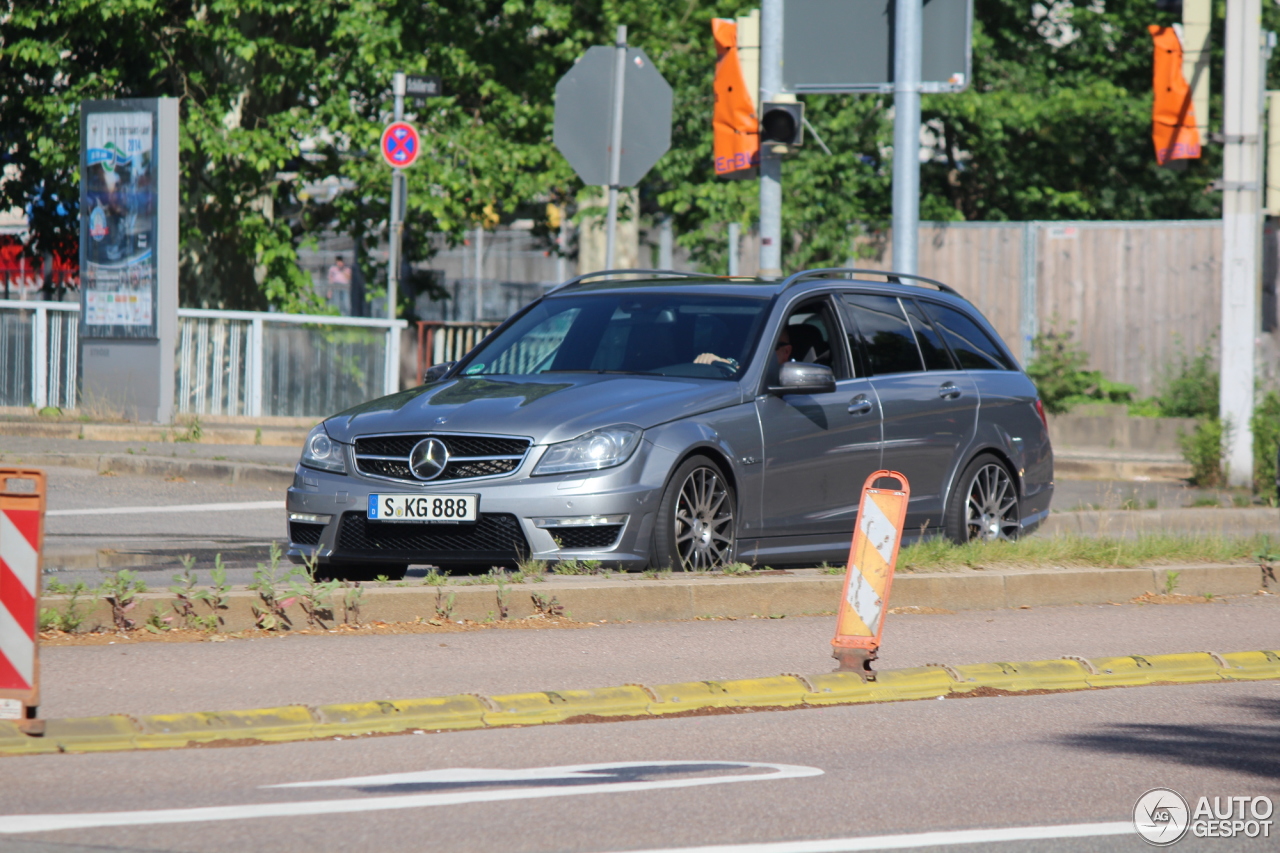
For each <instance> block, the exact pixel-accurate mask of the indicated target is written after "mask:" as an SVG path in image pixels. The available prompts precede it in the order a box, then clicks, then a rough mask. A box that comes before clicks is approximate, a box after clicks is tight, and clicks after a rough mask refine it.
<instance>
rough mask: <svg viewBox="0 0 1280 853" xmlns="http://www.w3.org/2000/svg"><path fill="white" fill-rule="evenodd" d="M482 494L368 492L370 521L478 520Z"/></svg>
mask: <svg viewBox="0 0 1280 853" xmlns="http://www.w3.org/2000/svg"><path fill="white" fill-rule="evenodd" d="M479 504H480V496H479V495H369V520H370V521H416V522H419V523H421V522H423V521H432V522H442V521H451V522H455V523H456V522H464V521H475V520H476V510H477V509H478V508H479Z"/></svg>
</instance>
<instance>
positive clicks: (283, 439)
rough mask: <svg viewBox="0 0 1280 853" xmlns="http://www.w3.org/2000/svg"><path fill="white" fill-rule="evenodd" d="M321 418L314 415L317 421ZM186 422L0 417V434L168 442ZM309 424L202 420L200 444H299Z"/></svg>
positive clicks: (180, 434)
mask: <svg viewBox="0 0 1280 853" xmlns="http://www.w3.org/2000/svg"><path fill="white" fill-rule="evenodd" d="M320 420H321V419H319V418H317V419H316V421H315V422H316V423H319V422H320ZM188 429H189V426H188V425H186V424H180V423H179V424H171V425H169V426H151V425H148V424H99V423H75V422H65V421H55V422H52V423H33V422H30V421H2V420H0V436H3V435H13V436H23V437H27V438H72V439H83V440H85V441H144V442H147V443H151V444H167V443H170V442H174V441H176V440H178V439H179V438H181V437H183V436H185V435H186V434H187V432H188ZM309 431H310V427H281V426H270V425H268V426H265V427H262V426H254V425H249V426H237V425H226V424H217V425H215V424H209V423H205V422H201V427H200V443H201V444H258V445H265V446H267V447H298V448H301V447H302V442H303V441H305V440H306V438H307V433H308V432H309Z"/></svg>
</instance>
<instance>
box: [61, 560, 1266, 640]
mask: <svg viewBox="0 0 1280 853" xmlns="http://www.w3.org/2000/svg"><path fill="white" fill-rule="evenodd" d="M1170 572H1177V573H1178V580H1177V591H1178V592H1182V593H1186V594H1189V595H1205V594H1210V595H1214V596H1221V595H1240V594H1247V593H1251V592H1255V591H1257V590H1258V589H1260V588H1264V587H1265V586H1266V579H1265V578H1264V576H1263V573H1262V570H1261V569H1260V568H1259V567H1258V566H1257V565H1225V566H1161V567H1158V568H1141V569H1058V570H1045V571H1023V572H1014V571H1010V572H998V571H965V572H936V573H928V574H915V573H910V574H908V573H900V574H898V575H897V576H896V577H895V578H894V582H893V599H892V601H891V605H892V606H894V607H905V606H914V607H928V608H941V609H947V610H999V609H1004V608H1012V607H1024V606H1029V607H1037V606H1051V605H1066V604H1105V603H1108V602H1124V601H1128V600H1129V599H1131V598H1134V597H1135V596H1139V595H1142V594H1143V593H1146V592H1155V591H1158V590H1162V589H1164V587H1165V581H1166V578H1168V576H1169V573H1170ZM843 583H844V578H843V577H842V576H841V575H822V574H819V573H818V572H817V571H816V570H812V569H811V570H799V571H797V572H796V574H794V575H792V576H790V577H779V576H776V575H770V576H766V577H740V578H724V577H705V576H698V575H693V576H690V577H688V578H687V579H686V578H672V579H669V580H648V579H645V578H641V577H636V576H630V577H628V578H626V579H610V580H605V579H598V578H587V577H583V578H572V577H560V576H555V575H552V576H549V579H548V580H547V581H545V582H543V583H531V584H514V585H508V586H507V587H506V601H505V604H506V606H507V607H508V608H509V618H512V619H525V618H528V617H531V616H534V615H536V614H537V612H538V610H537V608H536V607H535V604H534V601H533V596H534V595H535V594H536V595H538V596H540V597H542V598H545V599H547V600H548V601H550V600H551V599H553V598H554V599H555V600H556V603H557V604H559V605H560V606H562V607H564V610H565V613H566V615H568V616H571V617H572V618H573V619H576V620H578V621H582V622H595V621H600V620H609V621H614V622H620V621H628V620H630V621H634V622H654V621H666V620H678V619H686V620H687V619H697V618H700V617H733V618H748V617H751V616H763V617H770V616H772V617H778V616H811V615H818V614H830V613H834V612H835V609H836V606H837V605H838V603H839V601H840V592H841V589H842V585H843ZM498 592H499V590H498V587H496V586H493V585H488V584H477V585H473V586H455V585H449V586H443V587H427V586H416V587H408V586H406V587H395V586H389V587H365V593H364V598H363V600H362V601H361V603H360V618H361V619H362V620H363V621H365V622H372V621H380V622H413V621H415V620H419V619H420V620H424V621H425V620H429V619H436V618H449V619H454V620H464V619H469V620H472V621H476V622H481V621H486V620H491V619H493V618H496V614H497V612H498ZM451 596H452V598H453V601H452V602H451V603H450V601H449V598H450V597H451ZM172 601H173V596H172V595H170V594H169V593H165V592H157V593H145V594H143V595H141V596H139V597H138V604H137V607H136V608H135V609H134V610H132V611H130V613H129V616H130V618H132V619H133V620H134V621H135V622H137V623H139V624H143V623H145V622H146V621H147V619H148V618H149V617H150V616H151V614H152V613H153V612H156V611H157V610H158V611H160V612H161V614H162V615H168V613H169V611H170V607H169V605H170V603H171V602H172ZM337 601H338V598H337V596H335V603H337ZM256 602H258V595H257V593H255V592H250V591H248V590H245V589H237V590H234V591H233V592H231V593H230V597H229V606H228V609H226V610H223V611H220V614H219V615H221V616H222V618H223V620H224V623H225V624H224V626H223V630H224V631H229V632H235V631H243V630H246V629H249V628H252V627H254V625H255V620H254V615H253V612H252V609H251V608H252V605H253V604H254V603H256ZM41 604H42V606H43V607H52V608H55V609H59V610H62V611H65V609H66V607H67V598H66V597H65V596H44V597H43V598H42V599H41ZM202 609H203V608H202ZM441 610H447V611H448V615H447V616H445V615H444V614H442V613H441V612H440V611H441ZM82 612H83V613H84V614H85V615H86V617H87V618H86V620H85V623H84V624H85V627H86V628H87V629H90V630H91V629H92V628H93V627H94V626H95V625H102V626H110V625H111V614H110V609H109V608H108V606H107V605H106V603H105V602H96V603H94V604H93V606H92V608H91V609H85V610H83V611H82ZM286 612H287V613H288V614H289V617H290V618H291V619H292V620H293V624H294V625H295V626H302V625H305V624H306V617H305V615H304V614H303V612H302V609H301V606H300V605H299V604H293V605H291V606H290V607H289V608H287V610H286ZM335 612H341V608H340V606H339V607H338V608H337V609H336V610H335Z"/></svg>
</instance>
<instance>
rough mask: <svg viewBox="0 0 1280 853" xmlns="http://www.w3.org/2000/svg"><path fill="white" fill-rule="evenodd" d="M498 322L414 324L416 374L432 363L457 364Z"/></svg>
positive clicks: (422, 321)
mask: <svg viewBox="0 0 1280 853" xmlns="http://www.w3.org/2000/svg"><path fill="white" fill-rule="evenodd" d="M499 325H501V324H499V323H464V322H451V321H447V320H419V321H418V375H417V379H418V380H419V381H421V379H422V374H423V372H424V371H426V369H427V368H428V367H431V366H432V365H433V364H444V363H445V362H448V361H457V360H458V359H460V358H462V357H463V356H464V355H466V354H467V353H469V352H471V350H473V349H475V347H476V344H478V343H480V342H481V341H482V340H484V337H485V335H487V334H489V333H490V332H492V331H493V330H494V329H496V328H498V326H499Z"/></svg>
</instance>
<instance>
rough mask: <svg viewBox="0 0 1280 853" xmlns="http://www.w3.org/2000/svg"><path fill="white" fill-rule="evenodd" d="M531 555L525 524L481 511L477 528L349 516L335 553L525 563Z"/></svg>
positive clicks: (340, 530)
mask: <svg viewBox="0 0 1280 853" xmlns="http://www.w3.org/2000/svg"><path fill="white" fill-rule="evenodd" d="M528 553H529V545H528V543H527V542H526V541H525V538H524V533H523V532H522V531H521V530H520V523H519V522H518V521H517V520H516V517H515V516H514V515H510V514H509V513H500V512H494V513H480V517H479V518H478V519H477V520H476V522H475V523H474V524H414V523H412V522H404V521H369V519H368V518H367V517H366V516H365V514H364V513H361V512H346V513H343V515H342V519H341V521H339V523H338V543H337V549H336V552H335V554H334V556H335V557H342V556H385V557H400V558H404V559H421V560H423V561H424V562H434V561H436V560H459V561H484V560H519V559H523V558H524V557H525V556H526V555H528Z"/></svg>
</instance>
